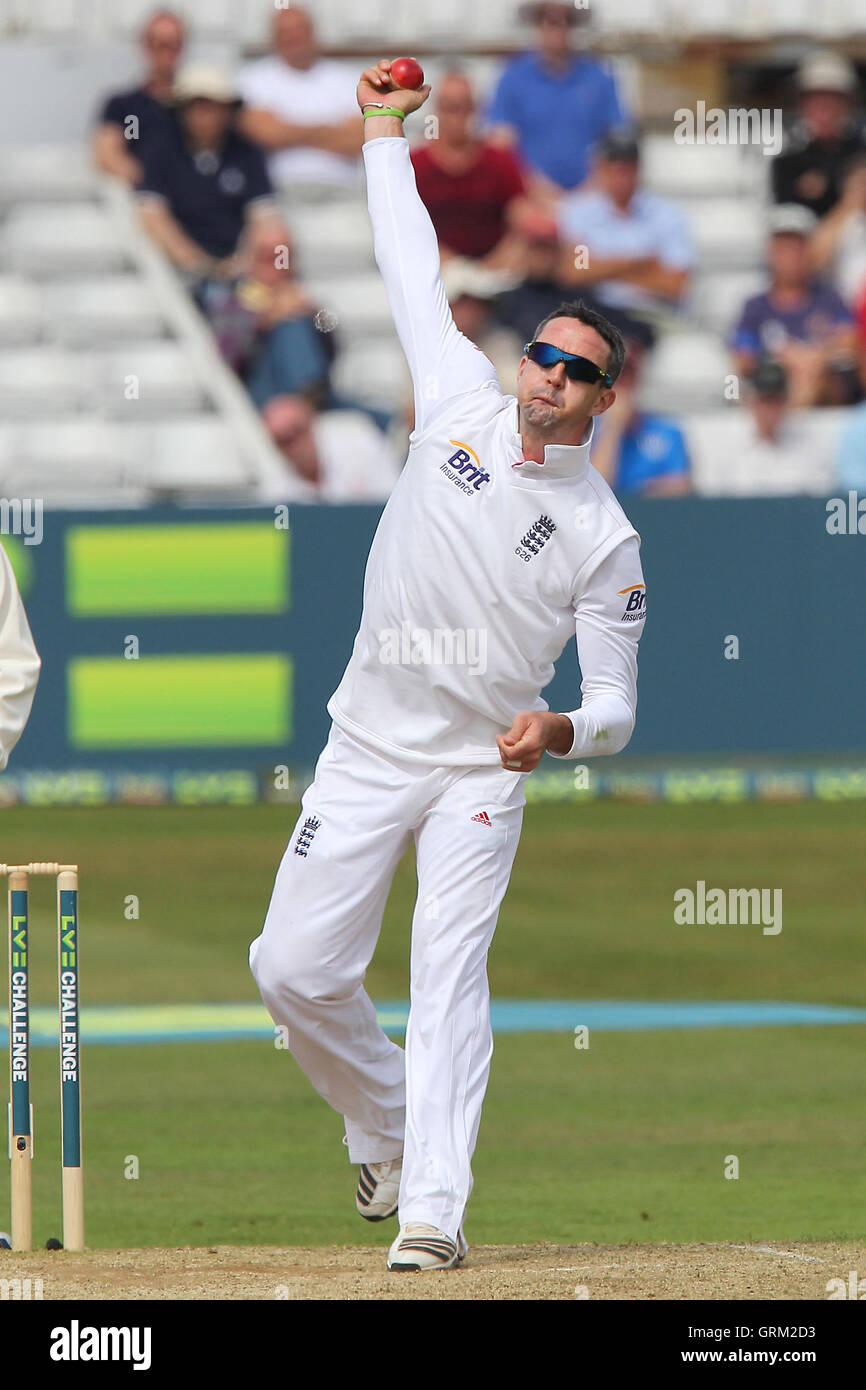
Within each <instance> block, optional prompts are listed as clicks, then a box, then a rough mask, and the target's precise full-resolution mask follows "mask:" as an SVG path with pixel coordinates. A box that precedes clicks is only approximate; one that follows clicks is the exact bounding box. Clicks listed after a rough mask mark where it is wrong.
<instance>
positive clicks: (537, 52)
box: [487, 0, 627, 194]
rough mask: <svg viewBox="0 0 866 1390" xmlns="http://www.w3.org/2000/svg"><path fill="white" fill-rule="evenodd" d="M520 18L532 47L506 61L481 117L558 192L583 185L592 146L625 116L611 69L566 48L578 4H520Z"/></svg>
mask: <svg viewBox="0 0 866 1390" xmlns="http://www.w3.org/2000/svg"><path fill="white" fill-rule="evenodd" d="M520 17H521V18H522V19H523V20H525V21H528V22H529V23H531V24H532V25H533V27H534V29H535V33H536V40H537V46H536V48H535V49H534V50H533V51H531V52H526V53H520V54H518V55H517V56H516V57H515V58H512V59H511V60H510V62H508V63H507V64H506V66H505V69H504V71H503V72H502V75H501V77H500V78H499V82H498V83H497V86H496V90H495V92H494V94H493V99H492V101H491V103H490V105H489V107H488V110H487V121H488V124H489V125H490V126H491V127H492V133H493V136H494V138H496V139H497V140H498V141H499V142H500V143H513V144H515V145H516V147H517V149H518V151H519V153H520V155H521V156H522V158H523V159H524V161H525V162H526V163H527V164H528V165H529V166H530V167H531V168H532V169H534V170H535V171H536V172H537V174H539V175H541V176H543V180H542V181H543V183H544V184H545V185H546V186H547V187H548V188H549V189H550V191H551V192H554V193H556V194H559V193H561V191H562V190H563V189H572V188H576V187H577V186H578V185H579V184H582V183H583V181H584V179H585V178H586V177H587V174H588V173H589V165H590V153H591V151H592V148H593V146H594V145H596V144H597V143H598V141H599V140H600V139H601V138H602V136H604V135H605V134H606V132H607V131H608V130H610V129H611V127H612V126H617V125H622V124H623V123H624V122H625V121H626V119H627V116H626V112H625V109H624V107H623V104H622V102H621V100H620V97H619V93H618V91H617V86H616V82H615V80H614V78H613V76H612V74H611V73H610V72H609V71H608V69H607V68H606V67H605V66H604V65H603V64H602V63H599V62H598V61H597V60H596V59H594V58H590V57H588V56H587V55H586V54H585V53H580V52H578V51H577V50H576V49H575V47H574V44H573V35H574V32H575V30H576V29H577V28H578V27H579V26H580V25H581V24H583V23H585V22H586V20H587V17H588V11H587V10H586V9H578V8H577V7H576V6H575V5H574V4H570V5H566V4H554V3H549V0H544V3H540V4H529V5H524V6H523V8H522V9H521V11H520ZM550 185H552V188H551V187H550Z"/></svg>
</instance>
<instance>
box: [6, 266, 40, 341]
mask: <svg viewBox="0 0 866 1390" xmlns="http://www.w3.org/2000/svg"><path fill="white" fill-rule="evenodd" d="M45 324H46V315H45V310H44V305H43V300H42V295H41V294H40V293H39V290H38V289H37V288H36V286H35V285H32V284H31V283H30V281H29V280H25V279H23V278H22V277H21V276H15V275H0V347H7V346H11V345H14V344H16V343H32V342H34V341H35V340H36V339H37V338H39V337H40V336H41V334H42V332H43V330H44V328H45Z"/></svg>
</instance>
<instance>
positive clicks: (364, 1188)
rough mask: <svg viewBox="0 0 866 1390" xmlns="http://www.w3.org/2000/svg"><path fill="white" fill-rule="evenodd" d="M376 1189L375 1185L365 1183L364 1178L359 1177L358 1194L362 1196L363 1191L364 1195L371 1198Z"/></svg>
mask: <svg viewBox="0 0 866 1390" xmlns="http://www.w3.org/2000/svg"><path fill="white" fill-rule="evenodd" d="M375 1191H376V1189H375V1188H374V1187H370V1186H369V1185H368V1184H367V1183H365V1182H364V1179H363V1178H359V1179H358V1195H359V1196H360V1194H361V1193H363V1194H364V1196H365V1197H367V1198H368V1199H369V1198H370V1197H372V1196H373V1194H374V1192H375Z"/></svg>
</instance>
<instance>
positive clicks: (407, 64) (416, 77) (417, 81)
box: [391, 58, 424, 92]
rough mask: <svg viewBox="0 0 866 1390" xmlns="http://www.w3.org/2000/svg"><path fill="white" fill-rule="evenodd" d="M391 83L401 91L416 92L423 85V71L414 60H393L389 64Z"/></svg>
mask: <svg viewBox="0 0 866 1390" xmlns="http://www.w3.org/2000/svg"><path fill="white" fill-rule="evenodd" d="M391 81H392V82H395V83H396V84H397V86H398V87H400V88H402V89H403V91H408V92H414V91H417V89H418V88H419V87H421V86H422V85H423V83H424V69H423V68H422V66H421V64H420V63H419V62H417V61H416V60H415V59H414V58H395V59H394V61H393V63H392V64H391Z"/></svg>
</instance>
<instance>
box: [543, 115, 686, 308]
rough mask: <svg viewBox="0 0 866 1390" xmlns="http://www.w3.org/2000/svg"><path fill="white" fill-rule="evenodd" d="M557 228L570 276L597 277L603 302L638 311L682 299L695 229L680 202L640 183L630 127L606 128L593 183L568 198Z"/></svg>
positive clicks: (582, 280) (580, 281)
mask: <svg viewBox="0 0 866 1390" xmlns="http://www.w3.org/2000/svg"><path fill="white" fill-rule="evenodd" d="M559 230H560V235H561V237H562V239H563V241H564V243H565V246H566V251H565V255H564V258H563V266H562V276H563V278H564V279H565V281H566V283H567V284H570V285H571V286H572V287H573V286H578V287H580V288H581V289H582V288H583V287H584V286H586V285H591V286H592V288H593V290H594V292H595V295H596V296H597V298H598V299H599V300H601V302H602V305H603V306H611V307H614V308H620V309H626V310H628V311H630V312H632V313H637V312H640V311H648V310H649V311H651V310H654V309H655V310H658V309H667V310H670V309H671V308H677V307H678V306H679V304H680V302H681V300H682V296H683V294H684V293H685V291H686V288H687V286H688V283H689V275H690V272H691V269H692V266H693V265H694V262H695V252H694V247H693V245H692V237H691V233H690V230H689V226H688V223H687V221H686V219H685V217H684V216H683V213H682V212H681V211H680V209H679V208H678V207H677V206H676V204H675V203H672V202H670V201H669V200H668V199H667V198H661V197H659V196H658V195H657V194H655V193H649V192H647V191H646V189H644V188H642V187H641V186H640V147H639V145H638V141H637V138H636V136H635V135H634V133H633V132H632V131H630V130H626V129H618V130H612V131H610V132H609V134H608V135H606V136H605V138H604V140H603V141H602V142H601V145H600V147H599V150H598V155H597V158H596V161H595V177H594V179H593V187H592V188H587V189H584V190H581V191H580V192H577V193H572V194H570V195H569V196H568V197H566V198H563V200H562V202H561V203H560V207H559ZM578 248H580V249H581V254H580V255H578V254H576V252H577V250H578ZM583 248H586V249H585V252H583ZM584 262H585V263H584Z"/></svg>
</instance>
